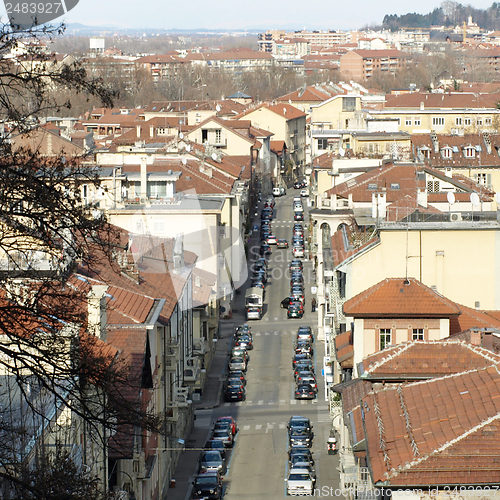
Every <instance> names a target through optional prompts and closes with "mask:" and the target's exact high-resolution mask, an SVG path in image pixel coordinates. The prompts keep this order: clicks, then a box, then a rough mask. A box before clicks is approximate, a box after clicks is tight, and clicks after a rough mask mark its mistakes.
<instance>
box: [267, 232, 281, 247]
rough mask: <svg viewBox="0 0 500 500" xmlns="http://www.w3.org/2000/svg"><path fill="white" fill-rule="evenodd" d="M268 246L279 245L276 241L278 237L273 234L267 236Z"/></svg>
mask: <svg viewBox="0 0 500 500" xmlns="http://www.w3.org/2000/svg"><path fill="white" fill-rule="evenodd" d="M266 241H267V244H268V245H276V243H277V241H278V240H277V239H276V236H275V235H274V234H273V233H270V234H269V235H268V236H267V239H266Z"/></svg>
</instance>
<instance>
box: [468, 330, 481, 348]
mask: <svg viewBox="0 0 500 500" xmlns="http://www.w3.org/2000/svg"><path fill="white" fill-rule="evenodd" d="M470 343H471V344H472V345H477V346H480V345H481V332H480V331H479V330H471V332H470Z"/></svg>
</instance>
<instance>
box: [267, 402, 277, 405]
mask: <svg viewBox="0 0 500 500" xmlns="http://www.w3.org/2000/svg"><path fill="white" fill-rule="evenodd" d="M267 404H268V405H274V404H276V403H275V402H274V401H269V403H267Z"/></svg>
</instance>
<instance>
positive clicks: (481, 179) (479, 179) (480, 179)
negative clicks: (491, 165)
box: [477, 174, 487, 186]
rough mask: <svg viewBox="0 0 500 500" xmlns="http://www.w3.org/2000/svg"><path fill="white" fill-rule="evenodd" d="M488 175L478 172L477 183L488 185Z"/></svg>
mask: <svg viewBox="0 0 500 500" xmlns="http://www.w3.org/2000/svg"><path fill="white" fill-rule="evenodd" d="M486 180H487V175H486V174H477V183H478V184H480V185H482V186H486V183H487V182H486Z"/></svg>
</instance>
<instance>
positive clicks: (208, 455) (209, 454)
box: [200, 450, 226, 475]
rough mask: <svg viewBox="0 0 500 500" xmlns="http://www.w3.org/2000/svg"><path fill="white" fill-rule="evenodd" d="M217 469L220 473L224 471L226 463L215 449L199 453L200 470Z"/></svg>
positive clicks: (209, 470) (210, 470) (222, 473)
mask: <svg viewBox="0 0 500 500" xmlns="http://www.w3.org/2000/svg"><path fill="white" fill-rule="evenodd" d="M212 471H217V472H219V473H220V474H221V475H224V474H225V473H226V464H225V463H224V459H223V458H222V456H221V454H220V453H219V452H218V451H216V450H212V451H202V452H201V455H200V472H212Z"/></svg>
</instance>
